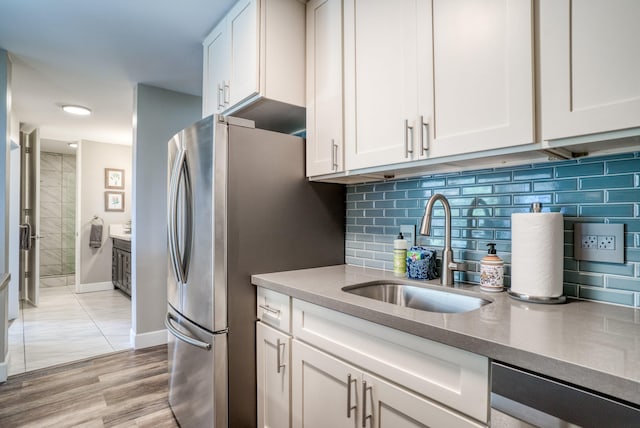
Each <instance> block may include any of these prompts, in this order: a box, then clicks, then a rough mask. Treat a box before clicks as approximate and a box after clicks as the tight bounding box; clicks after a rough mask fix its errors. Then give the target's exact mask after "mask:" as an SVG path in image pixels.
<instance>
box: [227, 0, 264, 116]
mask: <svg viewBox="0 0 640 428" xmlns="http://www.w3.org/2000/svg"><path fill="white" fill-rule="evenodd" d="M259 5H260V2H259V1H258V0H240V1H239V2H238V3H236V5H235V6H234V7H233V9H231V11H230V12H229V14H228V15H227V32H228V34H229V53H230V57H229V58H230V61H229V81H228V82H226V86H227V87H228V91H229V93H228V96H227V98H226V99H225V102H226V105H227V107H228V106H229V105H231V106H233V105H236V104H238V103H239V102H240V101H242V100H243V99H245V98H248V97H250V96H252V95H255V94H257V93H258V90H259V85H258V55H259V50H258V36H259V30H260V22H259V21H258V16H259V15H258V7H259ZM225 89H226V88H225Z"/></svg>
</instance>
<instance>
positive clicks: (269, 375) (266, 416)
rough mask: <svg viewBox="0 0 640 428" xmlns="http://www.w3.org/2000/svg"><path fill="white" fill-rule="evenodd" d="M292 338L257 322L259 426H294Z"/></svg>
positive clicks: (284, 427)
mask: <svg viewBox="0 0 640 428" xmlns="http://www.w3.org/2000/svg"><path fill="white" fill-rule="evenodd" d="M290 345H291V338H290V337H289V336H287V335H286V334H284V333H281V332H279V331H277V330H275V329H273V328H271V327H269V326H267V325H265V324H263V323H261V322H258V323H256V366H257V368H256V371H257V377H258V379H257V384H258V427H260V428H267V427H271V428H286V427H290V426H291V419H290V414H291V409H290V404H289V403H290V398H291V389H290V373H291V371H290V370H291V365H290V364H289V363H290V351H291V350H290Z"/></svg>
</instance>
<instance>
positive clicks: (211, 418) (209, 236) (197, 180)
mask: <svg viewBox="0 0 640 428" xmlns="http://www.w3.org/2000/svg"><path fill="white" fill-rule="evenodd" d="M168 145H169V159H168V161H169V162H168V167H169V169H168V206H167V208H168V242H169V251H168V252H169V261H168V263H169V267H168V276H167V286H168V310H167V318H166V323H165V325H166V327H167V329H168V331H169V333H170V334H169V403H170V405H171V409H172V410H173V413H174V415H175V416H176V418H177V420H178V422H179V423H180V425H181V426H182V428H191V427H198V428H200V427H215V428H223V427H233V428H242V427H254V426H256V365H255V321H256V290H255V287H254V286H253V285H252V284H251V280H250V276H251V275H252V274H255V273H265V272H274V271H281V270H289V269H300V268H307V267H315V266H327V265H332V264H341V263H343V262H344V229H345V226H344V221H345V220H344V206H345V195H344V188H343V186H341V185H335V184H322V183H310V182H309V181H308V180H307V179H306V178H305V173H304V165H305V155H304V153H305V152H304V140H303V139H302V138H299V137H294V136H291V135H286V134H279V133H276V132H271V131H265V130H259V129H255V128H253V127H252V125H251V122H248V121H242V120H238V119H234V118H225V117H222V116H210V117H207V118H205V119H202V120H201V121H199V122H197V123H196V124H194V125H193V126H191V127H189V128H186V129H184V130H182V131H180V132H179V133H178V134H176V135H175V136H174V137H173V138H172V139H171V140H170V141H169V144H168Z"/></svg>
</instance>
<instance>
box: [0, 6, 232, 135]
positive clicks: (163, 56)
mask: <svg viewBox="0 0 640 428" xmlns="http://www.w3.org/2000/svg"><path fill="white" fill-rule="evenodd" d="M234 1H235V0H181V1H176V0H102V1H92V0H55V1H54V0H0V48H2V49H5V50H7V51H8V52H9V55H10V58H11V61H12V64H13V66H12V82H11V86H12V110H13V113H14V114H15V115H16V117H17V118H18V120H19V121H20V122H21V123H25V124H28V125H31V126H34V127H37V128H39V129H40V137H41V138H44V139H48V140H57V141H64V142H67V141H77V140H81V139H86V140H92V141H98V142H103V143H117V144H131V140H132V111H133V89H134V86H135V85H136V84H137V83H144V84H148V85H152V86H157V87H161V88H165V89H170V90H173V91H178V92H184V93H188V94H192V95H200V94H201V91H202V40H203V39H204V38H205V36H206V35H207V33H208V32H209V31H210V30H211V29H212V28H213V26H214V25H215V24H216V23H217V22H218V21H219V20H220V19H221V17H222V16H223V15H224V13H226V12H227V11H228V10H229V8H230V7H231V5H232V4H233V2H234ZM61 104H80V105H84V106H87V107H89V108H90V109H91V110H92V111H93V114H92V115H91V116H90V117H79V116H71V115H68V114H67V113H64V112H62V110H61V109H60V105H61Z"/></svg>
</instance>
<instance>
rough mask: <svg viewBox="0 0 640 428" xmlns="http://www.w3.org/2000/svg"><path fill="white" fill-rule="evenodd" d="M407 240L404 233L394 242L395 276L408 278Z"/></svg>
mask: <svg viewBox="0 0 640 428" xmlns="http://www.w3.org/2000/svg"><path fill="white" fill-rule="evenodd" d="M407 247H408V243H407V240H406V239H404V236H402V232H400V233H399V234H398V237H397V238H396V239H394V240H393V274H394V275H395V276H407Z"/></svg>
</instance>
